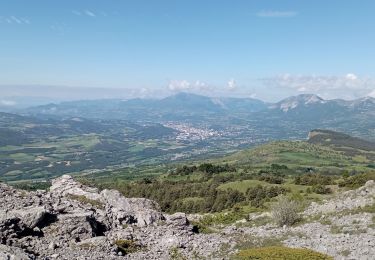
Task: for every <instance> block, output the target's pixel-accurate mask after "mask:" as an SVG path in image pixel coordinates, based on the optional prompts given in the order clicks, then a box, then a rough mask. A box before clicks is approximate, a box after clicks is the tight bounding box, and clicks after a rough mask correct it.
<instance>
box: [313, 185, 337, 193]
mask: <svg viewBox="0 0 375 260" xmlns="http://www.w3.org/2000/svg"><path fill="white" fill-rule="evenodd" d="M311 190H312V191H313V192H315V193H316V194H330V193H332V190H331V188H329V187H327V186H324V185H321V184H317V185H314V186H313V187H312V189H311Z"/></svg>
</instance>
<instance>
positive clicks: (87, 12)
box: [84, 10, 96, 17]
mask: <svg viewBox="0 0 375 260" xmlns="http://www.w3.org/2000/svg"><path fill="white" fill-rule="evenodd" d="M84 13H85V14H86V15H87V16H91V17H96V14H94V13H93V12H91V11H90V10H85V11H84Z"/></svg>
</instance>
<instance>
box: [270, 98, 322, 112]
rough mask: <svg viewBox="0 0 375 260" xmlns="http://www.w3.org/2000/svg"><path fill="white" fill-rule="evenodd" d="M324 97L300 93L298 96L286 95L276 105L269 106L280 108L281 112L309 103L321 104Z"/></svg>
mask: <svg viewBox="0 0 375 260" xmlns="http://www.w3.org/2000/svg"><path fill="white" fill-rule="evenodd" d="M324 102H325V101H324V99H322V98H321V97H319V96H318V95H315V94H301V95H298V96H292V97H288V98H286V99H283V100H281V101H280V102H278V103H276V105H274V106H272V107H271V108H276V109H280V110H282V111H283V112H288V111H289V110H292V109H295V108H297V107H300V106H307V105H311V104H322V103H324Z"/></svg>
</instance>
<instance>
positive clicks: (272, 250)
mask: <svg viewBox="0 0 375 260" xmlns="http://www.w3.org/2000/svg"><path fill="white" fill-rule="evenodd" d="M237 259H254V260H255V259H257V260H269V259H276V260H277V259H280V260H282V259H288V260H333V258H332V257H330V256H327V255H324V254H321V253H318V252H315V251H313V250H310V249H305V248H288V247H282V246H276V247H261V248H252V249H246V250H242V251H240V252H239V253H238V254H237Z"/></svg>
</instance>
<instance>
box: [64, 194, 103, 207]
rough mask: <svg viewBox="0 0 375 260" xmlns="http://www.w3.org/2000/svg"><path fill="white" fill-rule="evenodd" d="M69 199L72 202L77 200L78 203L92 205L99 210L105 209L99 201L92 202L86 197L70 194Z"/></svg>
mask: <svg viewBox="0 0 375 260" xmlns="http://www.w3.org/2000/svg"><path fill="white" fill-rule="evenodd" d="M68 198H69V199H72V200H76V201H78V202H81V203H83V204H90V205H91V206H93V207H97V208H99V209H104V204H103V203H102V202H100V201H98V200H92V199H89V198H87V197H86V196H84V195H73V194H68Z"/></svg>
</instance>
